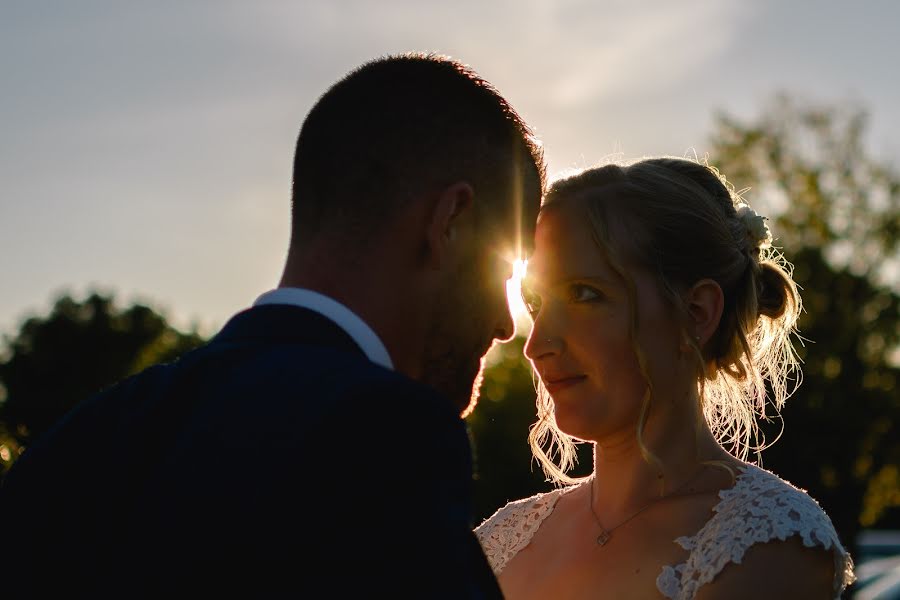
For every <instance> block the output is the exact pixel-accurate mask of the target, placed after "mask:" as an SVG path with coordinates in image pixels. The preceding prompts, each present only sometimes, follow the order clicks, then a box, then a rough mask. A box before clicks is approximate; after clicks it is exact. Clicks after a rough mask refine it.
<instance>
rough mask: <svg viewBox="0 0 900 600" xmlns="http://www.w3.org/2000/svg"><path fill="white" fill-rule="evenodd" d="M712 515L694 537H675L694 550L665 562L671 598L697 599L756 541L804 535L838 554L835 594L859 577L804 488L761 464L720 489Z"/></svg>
mask: <svg viewBox="0 0 900 600" xmlns="http://www.w3.org/2000/svg"><path fill="white" fill-rule="evenodd" d="M719 496H720V498H721V501H720V502H719V504H718V505H716V507H715V509H714V513H715V514H714V515H713V517H712V518H711V519H710V520H709V521H708V522H707V523H706V525H704V527H703V528H702V529H701V530H700V531H699V532H698V533H697V534H696V535H695V536H693V537H682V538H678V539H677V540H676V542H677V543H678V544H679V545H681V547H683V548H684V549H686V550H688V551H690V556H689V557H688V560H687V561H686V562H685V563H683V564H681V565H678V566H677V567H674V568H673V567H666V568H665V569H664V570H663V573H662V574H661V575H660V577H659V579H658V581H657V584H658V587H659V589H660V591H662V592H663V594H665V595H666V596H667V597H668V598H677V599H679V600H681V599H689V598H693V597H694V594H695V593H696V592H697V590H698V589H699V588H700V587H701V586H703V585H704V584H706V583H709V582H710V581H712V580H713V578H715V576H716V575H718V574H719V573H720V572H721V571H722V569H723V568H725V566H727V565H728V564H729V563H740V562H741V559H742V558H743V557H744V554H745V553H746V551H747V550H748V549H749V548H750V546H752V545H753V544H758V543H765V542H769V541H772V540H782V541H784V540H786V539H788V538H789V537H792V536H799V537H800V539H801V540H802V542H803V545H804V546H806V547H809V548H813V547H816V546H818V547H821V548H823V549H825V550H831V551H832V554H833V556H834V586H833V589H834V598H840V595H841V593H842V592H843V591H844V589H845V588H846V587H847V585H849V584H850V583H852V582H853V581H854V579H855V576H854V575H853V561H852V560H851V558H850V555H849V554H848V553H847V551H846V550H845V549H844V547H843V546H842V545H841V542H840V540H839V539H838V536H837V532H836V531H835V529H834V526H833V525H832V523H831V519H829V518H828V515H826V514H825V512H824V511H823V510H822V508H821V507H820V506H819V505H818V503H817V502H816V501H815V500H813V499H812V498H811V497H809V496H808V495H807V494H806V493H805V492H804V491H802V490H800V489H798V488H795V487H794V486H792V485H791V484H789V483H787V482H786V481H784V480H782V479H780V478H779V477H777V476H775V475H773V474H771V473H769V472H768V471H763V470H762V469H759V468H757V467H752V466H751V467H748V470H747V471H745V472H744V473H742V474H741V475H740V476H739V477H738V482H737V483H736V484H735V485H734V487H732V488H731V489H728V490H724V491H722V492H721V493H720V494H719Z"/></svg>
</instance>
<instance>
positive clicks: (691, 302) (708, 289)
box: [684, 279, 725, 348]
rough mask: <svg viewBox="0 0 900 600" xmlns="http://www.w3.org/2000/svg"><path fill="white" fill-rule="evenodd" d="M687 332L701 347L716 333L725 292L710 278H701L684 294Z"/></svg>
mask: <svg viewBox="0 0 900 600" xmlns="http://www.w3.org/2000/svg"><path fill="white" fill-rule="evenodd" d="M684 300H685V305H686V306H687V313H688V330H689V331H688V333H689V334H690V335H692V336H693V337H694V340H695V341H696V342H697V345H698V346H700V347H701V348H703V346H704V345H705V344H706V342H708V341H709V340H710V339H711V338H712V337H713V336H714V335H715V333H716V330H717V329H718V328H719V322H720V321H721V320H722V311H723V310H724V308H725V294H724V293H723V292H722V288H721V287H720V286H719V284H718V283H716V282H715V281H713V280H712V279H701V280H700V281H698V282H697V283H695V284H694V285H693V286H692V287H691V289H689V290H688V292H687V294H686V295H685V298H684Z"/></svg>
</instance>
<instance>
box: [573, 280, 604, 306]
mask: <svg viewBox="0 0 900 600" xmlns="http://www.w3.org/2000/svg"><path fill="white" fill-rule="evenodd" d="M602 296H603V294H601V293H600V291H599V290H597V289H595V288H592V287H591V286H589V285H584V284H583V283H573V284H572V285H570V286H569V300H571V301H573V302H593V301H595V300H600V298H601V297H602Z"/></svg>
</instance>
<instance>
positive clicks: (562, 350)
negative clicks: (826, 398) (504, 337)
mask: <svg viewBox="0 0 900 600" xmlns="http://www.w3.org/2000/svg"><path fill="white" fill-rule="evenodd" d="M771 241H772V238H771V235H770V233H769V230H768V228H767V227H766V224H765V220H764V219H763V218H762V217H760V216H759V215H757V214H756V213H755V212H754V211H753V210H752V209H751V208H750V207H749V206H747V205H746V204H744V203H743V201H742V200H741V198H740V197H739V195H738V194H736V193H734V192H733V191H732V189H731V187H730V186H729V184H727V183H726V182H725V180H724V179H723V178H721V177H720V176H719V174H718V173H717V172H716V171H715V170H714V169H712V168H710V167H707V166H705V165H702V164H698V163H696V162H692V161H689V160H682V159H669V158H661V159H650V160H644V161H641V162H638V163H635V164H633V165H630V166H627V167H620V166H615V165H610V166H606V167H602V168H597V169H589V170H587V171H584V172H582V173H580V174H578V175H576V176H573V177H570V178H568V179H564V180H562V181H559V182H557V183H556V184H554V185H553V187H552V188H551V189H550V191H549V192H548V194H547V198H546V200H545V202H544V204H543V206H542V208H541V213H540V216H539V219H538V224H537V230H536V238H535V251H534V254H533V256H532V258H531V259H530V261H529V265H528V275H527V278H526V280H525V281H524V282H523V292H522V295H523V299H524V300H525V303H526V306H527V307H528V309H529V312H530V313H531V315H532V318H533V319H534V326H533V329H532V332H531V335H530V336H529V339H528V342H527V344H526V346H525V354H526V356H527V357H528V358H529V360H530V361H531V364H532V367H533V368H534V370H535V372H536V373H537V375H538V376H539V378H540V384H539V388H538V423H537V424H535V426H534V427H533V428H532V431H531V435H530V440H529V441H530V442H531V445H532V449H533V451H534V453H535V456H536V458H537V459H538V460H539V461H540V463H541V464H542V466H543V468H544V471H545V473H546V474H547V475H548V476H549V477H550V478H551V479H552V480H554V481H555V482H557V483H561V484H566V485H565V487H563V488H561V489H557V490H555V491H552V492H549V493H546V494H539V495H537V496H534V497H532V498H527V499H524V500H519V501H515V502H511V503H509V504H508V505H507V506H505V507H503V508H501V509H500V510H499V511H497V512H496V513H495V514H494V515H493V516H492V517H490V518H489V519H487V520H486V521H485V522H484V523H483V524H482V525H481V526H480V527H479V528H478V529H477V530H476V533H477V534H478V537H479V540H480V541H481V543H482V546H483V547H484V549H485V553H486V554H487V556H488V558H489V559H490V561H491V565H492V567H493V569H494V572H495V573H496V574H497V576H498V579H499V581H500V584H501V587H502V589H503V591H504V594H505V595H506V597H508V598H512V599H516V598H579V597H603V598H654V597H667V598H673V599H676V598H677V599H687V598H697V599H698V600H699V599H706V600H709V599H716V598H728V599H733V598H831V597H839V596H840V593H841V592H842V591H843V589H844V587H845V586H846V585H847V584H848V583H850V582H851V581H852V580H853V574H852V561H851V560H850V557H849V556H848V554H847V552H846V551H845V550H844V548H843V546H842V545H841V543H840V541H839V540H838V537H837V534H836V533H835V531H834V528H833V526H832V524H831V521H830V519H829V518H828V517H827V515H826V514H825V513H824V512H823V511H822V510H821V508H820V507H819V506H818V504H817V503H816V502H815V501H814V500H813V499H811V498H810V497H809V496H808V495H806V494H805V493H804V492H803V491H801V490H799V489H797V488H795V487H793V486H792V485H790V484H789V483H787V482H786V481H784V480H782V479H780V478H778V477H777V476H775V475H773V474H772V473H769V472H767V471H764V470H762V469H760V468H758V467H756V466H754V465H751V464H749V463H747V462H746V461H745V459H746V458H747V456H748V454H749V452H750V451H751V450H754V451H757V452H758V451H759V450H760V449H761V445H762V444H761V443H759V440H757V439H756V438H757V436H756V433H757V432H756V419H757V418H759V417H761V416H764V415H765V406H766V402H767V398H766V385H765V383H766V381H768V384H769V388H770V390H771V395H772V396H773V397H772V398H771V399H770V400H771V402H772V403H773V405H774V406H775V407H776V410H777V409H778V408H780V407H781V405H782V404H783V402H784V400H785V398H786V397H787V396H788V395H789V394H790V392H791V391H793V388H792V383H794V382H798V381H799V372H798V371H797V361H796V358H795V356H794V354H793V349H792V347H791V342H790V339H789V336H790V334H791V333H792V332H793V330H794V325H795V322H796V320H797V316H798V314H799V312H800V297H799V296H798V293H797V287H796V285H795V284H794V282H793V280H792V279H791V276H790V271H791V270H790V266H789V265H788V264H787V263H786V262H785V261H784V260H783V258H782V257H781V256H780V255H779V254H778V253H777V252H775V251H774V249H772V248H771ZM575 441H589V442H593V444H594V472H593V475H592V476H591V477H588V478H585V479H581V480H576V479H572V478H571V477H569V476H568V475H567V474H566V472H567V471H568V470H569V468H571V467H572V466H573V464H574V456H575V455H574V442H575ZM548 444H549V447H547V446H548ZM723 446H724V447H723ZM725 447H728V448H729V449H730V450H731V453H729V452H728V451H726V449H725Z"/></svg>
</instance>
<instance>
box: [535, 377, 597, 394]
mask: <svg viewBox="0 0 900 600" xmlns="http://www.w3.org/2000/svg"><path fill="white" fill-rule="evenodd" d="M585 379H587V375H572V376H571V377H560V378H557V379H549V380H546V381H544V387H545V388H546V389H547V391H548V392H550V393H551V394H553V393H554V392H560V391H562V390H565V389H568V388H570V387H572V386H573V385H578V384H579V383H581V382H582V381H584V380H585Z"/></svg>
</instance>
